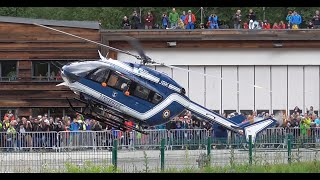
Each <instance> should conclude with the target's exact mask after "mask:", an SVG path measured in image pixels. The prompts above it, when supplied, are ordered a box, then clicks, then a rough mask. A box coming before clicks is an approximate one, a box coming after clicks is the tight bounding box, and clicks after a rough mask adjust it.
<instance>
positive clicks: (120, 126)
mask: <svg viewBox="0 0 320 180" xmlns="http://www.w3.org/2000/svg"><path fill="white" fill-rule="evenodd" d="M66 99H67V101H68V103H69V105H70V108H71V109H72V110H73V111H74V112H77V113H79V114H81V115H83V116H84V117H86V118H90V119H94V120H97V121H100V122H102V123H105V124H106V125H108V126H111V127H113V128H115V129H117V130H120V131H126V130H128V129H132V130H134V131H137V132H140V133H142V134H148V133H147V132H146V131H143V130H141V129H139V128H136V127H134V126H128V125H126V124H124V121H125V120H124V119H123V118H122V117H120V116H118V115H115V114H111V113H109V114H110V115H111V116H110V117H112V116H114V118H108V117H106V116H105V115H103V114H101V113H98V112H96V111H95V110H94V105H93V104H92V102H90V101H84V100H81V99H77V98H73V99H74V100H77V101H79V102H81V103H83V104H86V106H85V108H84V109H83V110H82V111H78V110H77V109H75V108H74V107H73V105H72V103H71V102H70V100H69V99H68V98H66ZM88 108H89V111H90V113H86V112H85V111H86V110H87V109H88Z"/></svg>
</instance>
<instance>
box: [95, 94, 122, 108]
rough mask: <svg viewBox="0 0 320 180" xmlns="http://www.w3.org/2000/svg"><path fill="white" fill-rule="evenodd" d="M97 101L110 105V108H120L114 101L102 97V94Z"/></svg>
mask: <svg viewBox="0 0 320 180" xmlns="http://www.w3.org/2000/svg"><path fill="white" fill-rule="evenodd" d="M99 99H100V100H101V101H103V102H105V103H107V104H109V105H111V106H115V107H116V108H120V107H121V105H120V104H119V103H118V102H117V101H114V100H112V99H110V98H108V97H106V96H104V95H103V94H100V97H99Z"/></svg>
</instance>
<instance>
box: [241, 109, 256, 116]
mask: <svg viewBox="0 0 320 180" xmlns="http://www.w3.org/2000/svg"><path fill="white" fill-rule="evenodd" d="M252 112H253V111H252V110H240V113H241V114H243V115H245V116H247V115H252Z"/></svg>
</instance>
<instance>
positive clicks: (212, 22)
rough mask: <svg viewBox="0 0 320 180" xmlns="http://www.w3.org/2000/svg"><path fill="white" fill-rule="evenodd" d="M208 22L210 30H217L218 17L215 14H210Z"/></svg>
mask: <svg viewBox="0 0 320 180" xmlns="http://www.w3.org/2000/svg"><path fill="white" fill-rule="evenodd" d="M208 21H209V22H210V26H209V28H210V29H219V25H218V16H217V15H215V14H211V15H210V17H209V18H208Z"/></svg>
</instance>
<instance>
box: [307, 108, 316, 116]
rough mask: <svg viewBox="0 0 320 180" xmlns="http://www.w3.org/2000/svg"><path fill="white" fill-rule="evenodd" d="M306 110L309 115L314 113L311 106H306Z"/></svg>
mask: <svg viewBox="0 0 320 180" xmlns="http://www.w3.org/2000/svg"><path fill="white" fill-rule="evenodd" d="M306 111H307V113H308V115H309V116H310V115H313V114H314V110H313V106H310V109H308V108H306Z"/></svg>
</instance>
